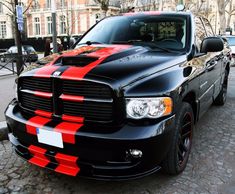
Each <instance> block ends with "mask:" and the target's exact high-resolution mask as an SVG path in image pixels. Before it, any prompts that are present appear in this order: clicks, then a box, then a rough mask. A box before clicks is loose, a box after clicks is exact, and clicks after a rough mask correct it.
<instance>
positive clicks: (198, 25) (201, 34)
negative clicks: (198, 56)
mask: <svg viewBox="0 0 235 194" xmlns="http://www.w3.org/2000/svg"><path fill="white" fill-rule="evenodd" d="M194 20H195V33H196V34H195V45H196V49H197V51H200V48H201V43H202V41H203V39H204V38H206V37H207V34H206V31H205V28H204V26H203V24H202V21H201V19H200V18H198V17H195V18H194Z"/></svg>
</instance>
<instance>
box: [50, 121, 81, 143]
mask: <svg viewBox="0 0 235 194" xmlns="http://www.w3.org/2000/svg"><path fill="white" fill-rule="evenodd" d="M82 126H83V124H78V123H68V122H62V123H60V124H59V125H57V126H56V127H55V131H57V132H61V133H62V138H63V142H66V143H71V144H75V134H76V132H77V131H78V130H79V129H80V128H81V127H82Z"/></svg>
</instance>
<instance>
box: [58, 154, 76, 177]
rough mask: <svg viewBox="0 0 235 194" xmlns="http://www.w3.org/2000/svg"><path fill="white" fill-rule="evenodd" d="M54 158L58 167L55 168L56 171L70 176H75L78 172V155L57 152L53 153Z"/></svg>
mask: <svg viewBox="0 0 235 194" xmlns="http://www.w3.org/2000/svg"><path fill="white" fill-rule="evenodd" d="M55 159H56V161H57V162H58V163H59V165H58V167H57V168H56V169H55V171H56V172H60V173H63V174H67V175H71V176H76V175H77V174H78V173H79V171H80V168H79V167H78V166H77V163H76V162H77V160H78V157H75V156H69V155H65V154H60V153H58V154H56V155H55Z"/></svg>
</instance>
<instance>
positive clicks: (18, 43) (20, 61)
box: [14, 0, 23, 75]
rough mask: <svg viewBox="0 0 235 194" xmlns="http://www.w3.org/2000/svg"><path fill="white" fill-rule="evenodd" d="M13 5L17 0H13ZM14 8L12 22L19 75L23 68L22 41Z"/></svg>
mask: <svg viewBox="0 0 235 194" xmlns="http://www.w3.org/2000/svg"><path fill="white" fill-rule="evenodd" d="M14 3H15V6H16V5H18V0H15V2H14ZM14 10H15V18H14V23H15V44H16V46H17V50H18V56H17V59H16V70H17V75H20V73H21V72H22V70H23V54H22V41H21V34H20V31H19V30H18V23H17V17H16V8H15V7H14Z"/></svg>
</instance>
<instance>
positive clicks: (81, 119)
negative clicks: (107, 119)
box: [62, 114, 85, 123]
mask: <svg viewBox="0 0 235 194" xmlns="http://www.w3.org/2000/svg"><path fill="white" fill-rule="evenodd" d="M62 119H63V120H65V121H71V122H76V123H83V122H84V120H85V118H84V117H78V116H70V115H65V114H63V115H62Z"/></svg>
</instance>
